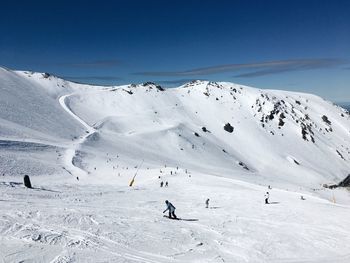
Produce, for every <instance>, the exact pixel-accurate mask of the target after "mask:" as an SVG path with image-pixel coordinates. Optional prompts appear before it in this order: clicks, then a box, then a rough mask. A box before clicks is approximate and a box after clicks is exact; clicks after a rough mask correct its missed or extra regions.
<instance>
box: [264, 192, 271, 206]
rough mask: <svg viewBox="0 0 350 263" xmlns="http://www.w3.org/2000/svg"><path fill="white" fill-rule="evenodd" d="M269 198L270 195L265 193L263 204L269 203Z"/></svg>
mask: <svg viewBox="0 0 350 263" xmlns="http://www.w3.org/2000/svg"><path fill="white" fill-rule="evenodd" d="M269 198H270V194H269V192H266V194H265V204H268V203H269Z"/></svg>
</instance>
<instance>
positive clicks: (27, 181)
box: [23, 175, 32, 188]
mask: <svg viewBox="0 0 350 263" xmlns="http://www.w3.org/2000/svg"><path fill="white" fill-rule="evenodd" d="M23 180H24V186H25V187H27V188H32V184H31V183H30V179H29V176H28V175H25V176H24V178H23Z"/></svg>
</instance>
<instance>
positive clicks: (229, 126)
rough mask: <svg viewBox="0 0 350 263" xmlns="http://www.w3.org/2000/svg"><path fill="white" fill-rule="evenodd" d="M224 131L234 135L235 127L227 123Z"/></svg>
mask: <svg viewBox="0 0 350 263" xmlns="http://www.w3.org/2000/svg"><path fill="white" fill-rule="evenodd" d="M224 130H225V131H227V132H229V133H232V132H233V127H232V126H231V124H230V123H226V124H225V126H224Z"/></svg>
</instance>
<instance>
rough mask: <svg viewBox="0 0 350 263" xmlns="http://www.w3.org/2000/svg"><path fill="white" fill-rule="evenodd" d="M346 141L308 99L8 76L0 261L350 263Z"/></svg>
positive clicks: (1, 148)
mask: <svg viewBox="0 0 350 263" xmlns="http://www.w3.org/2000/svg"><path fill="white" fill-rule="evenodd" d="M224 127H225V129H224ZM349 132H350V116H349V113H348V112H347V111H345V110H344V109H342V108H340V107H337V106H335V105H333V104H332V103H330V102H327V101H325V100H323V99H321V98H319V97H317V96H314V95H311V94H303V93H294V92H286V91H277V90H259V89H255V88H251V87H246V86H241V85H236V84H233V83H224V82H206V81H194V82H191V83H188V84H186V85H183V86H180V87H178V88H173V89H163V88H162V87H160V86H157V85H155V84H153V83H145V84H141V85H125V86H120V87H97V86H89V85H82V84H77V83H72V82H69V81H65V80H62V79H60V78H57V77H54V76H51V75H48V74H45V73H32V72H21V71H10V70H7V69H2V68H0V174H2V175H3V176H2V177H0V204H1V206H0V247H1V249H0V262H349V261H350V254H349V253H348V251H349V249H350V242H349V241H350V240H349V237H350V227H349V226H348V222H349V220H350V214H349V209H350V206H349V205H348V204H349V201H350V196H349V192H348V191H347V190H346V189H336V190H330V189H325V188H323V187H322V184H324V183H327V184H333V183H337V182H339V181H341V180H342V179H343V178H344V177H346V175H347V174H348V173H349V171H350V169H349V168H350V162H349V159H350V149H349V148H350V136H349ZM140 165H141V166H140ZM137 171H138V172H137ZM136 172H137V176H136V179H135V184H134V186H133V187H129V186H128V184H129V182H130V180H131V178H132V177H133V176H134V175H135V173H136ZM23 174H29V175H30V176H31V179H32V183H33V185H34V187H35V188H34V189H26V188H24V187H23V185H22V176H23ZM161 181H164V182H165V181H168V182H169V187H168V188H160V187H159V183H160V182H161ZM268 185H271V186H272V189H270V190H268V188H267V186H268ZM266 191H270V194H271V200H270V201H271V202H272V204H271V205H265V204H264V203H263V201H264V199H263V197H264V193H265V192H266ZM301 195H303V196H304V197H305V199H306V200H301V199H300V196H301ZM207 198H210V199H211V201H210V209H206V208H205V207H204V201H205V200H206V199H207ZM165 199H169V200H171V201H172V202H173V203H174V205H175V206H176V207H177V210H176V211H177V214H178V215H179V216H180V217H181V218H183V219H184V220H182V221H173V220H168V219H166V218H163V217H162V211H163V210H164V209H165V207H164V200H165Z"/></svg>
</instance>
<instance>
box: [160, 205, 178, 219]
mask: <svg viewBox="0 0 350 263" xmlns="http://www.w3.org/2000/svg"><path fill="white" fill-rule="evenodd" d="M165 204H166V206H167V208H166V209H165V210H164V211H163V214H164V213H165V212H166V211H169V218H174V219H177V217H176V215H175V209H176V208H175V206H173V204H172V203H170V202H169V201H168V200H165Z"/></svg>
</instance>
